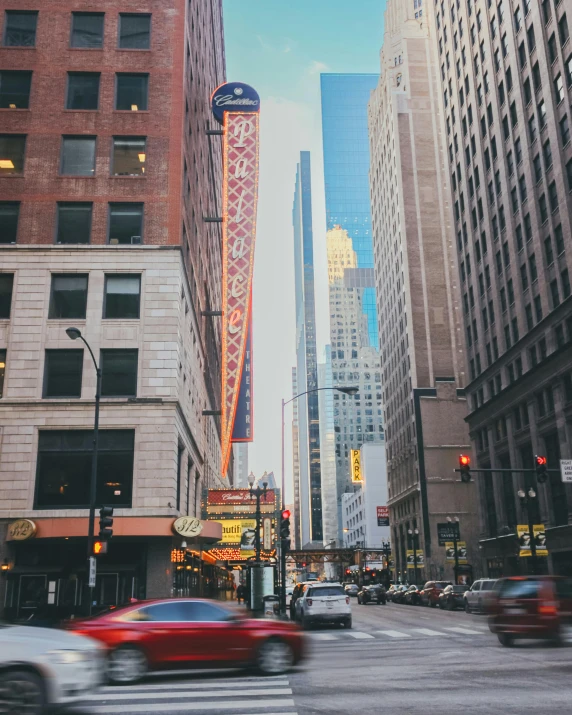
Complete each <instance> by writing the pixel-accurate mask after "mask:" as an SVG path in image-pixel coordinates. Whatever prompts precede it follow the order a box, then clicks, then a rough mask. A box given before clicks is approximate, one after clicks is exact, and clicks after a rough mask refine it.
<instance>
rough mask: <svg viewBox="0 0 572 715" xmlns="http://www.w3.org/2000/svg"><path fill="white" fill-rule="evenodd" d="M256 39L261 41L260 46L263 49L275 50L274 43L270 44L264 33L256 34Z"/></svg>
mask: <svg viewBox="0 0 572 715" xmlns="http://www.w3.org/2000/svg"><path fill="white" fill-rule="evenodd" d="M256 39H257V40H258V42H259V43H260V47H262V49H263V50H274V47H272V45H269V44H268V42H266V40H265V39H264V38H263V37H262V35H256Z"/></svg>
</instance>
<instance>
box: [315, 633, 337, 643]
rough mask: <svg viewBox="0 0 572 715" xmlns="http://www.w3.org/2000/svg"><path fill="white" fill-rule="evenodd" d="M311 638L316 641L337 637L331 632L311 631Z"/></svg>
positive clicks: (335, 639) (331, 639)
mask: <svg viewBox="0 0 572 715" xmlns="http://www.w3.org/2000/svg"><path fill="white" fill-rule="evenodd" d="M312 639H313V640H317V641H337V640H338V637H337V636H334V635H332V634H331V633H312Z"/></svg>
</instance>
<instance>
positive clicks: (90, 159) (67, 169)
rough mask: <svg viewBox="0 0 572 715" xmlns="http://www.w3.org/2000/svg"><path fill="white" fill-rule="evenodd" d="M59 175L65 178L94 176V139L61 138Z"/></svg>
mask: <svg viewBox="0 0 572 715" xmlns="http://www.w3.org/2000/svg"><path fill="white" fill-rule="evenodd" d="M60 173H61V174H64V175H67V176H93V175H94V174H95V137H77V136H76V137H63V138H62V158H61V168H60Z"/></svg>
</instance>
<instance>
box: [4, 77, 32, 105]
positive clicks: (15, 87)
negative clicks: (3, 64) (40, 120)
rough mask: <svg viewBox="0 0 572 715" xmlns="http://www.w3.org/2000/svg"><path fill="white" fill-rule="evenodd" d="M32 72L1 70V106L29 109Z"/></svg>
mask: <svg viewBox="0 0 572 715" xmlns="http://www.w3.org/2000/svg"><path fill="white" fill-rule="evenodd" d="M31 84H32V73H31V72H19V71H13V72H12V71H8V70H2V71H1V72H0V108H2V109H28V107H29V106H30V86H31Z"/></svg>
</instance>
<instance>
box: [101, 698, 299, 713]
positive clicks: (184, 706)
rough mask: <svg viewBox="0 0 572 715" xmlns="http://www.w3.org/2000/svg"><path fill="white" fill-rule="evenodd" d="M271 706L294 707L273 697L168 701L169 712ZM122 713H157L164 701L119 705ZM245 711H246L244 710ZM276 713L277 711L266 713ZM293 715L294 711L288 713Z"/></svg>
mask: <svg viewBox="0 0 572 715" xmlns="http://www.w3.org/2000/svg"><path fill="white" fill-rule="evenodd" d="M273 707H281V708H284V707H294V701H293V700H283V699H277V698H274V699H272V700H255V701H252V700H233V701H230V702H225V703H224V704H223V703H220V702H219V703H212V702H206V701H205V702H201V703H196V702H195V703H169V712H175V711H177V712H197V711H199V712H204V711H205V710H218V711H219V712H220V713H221V714H222V713H225V712H228V711H229V710H232V711H236V710H239V711H240V710H242V709H243V708H250V709H253V708H257V709H258V708H261V709H262V708H273ZM90 710H91V712H93V713H117V705H96V706H92V707H91V708H90ZM121 712H122V713H141V712H145V713H147V712H149V713H158V712H165V703H147V704H145V705H143V704H141V703H137V704H135V705H123V704H122V705H121ZM244 713H246V711H244ZM244 713H240V712H239V713H234V715H244ZM268 715H277V713H275V712H273V713H268ZM288 715H295V713H288Z"/></svg>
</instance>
